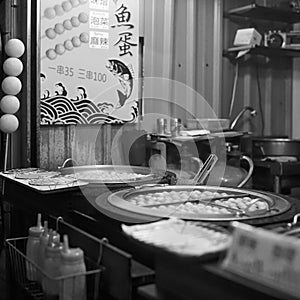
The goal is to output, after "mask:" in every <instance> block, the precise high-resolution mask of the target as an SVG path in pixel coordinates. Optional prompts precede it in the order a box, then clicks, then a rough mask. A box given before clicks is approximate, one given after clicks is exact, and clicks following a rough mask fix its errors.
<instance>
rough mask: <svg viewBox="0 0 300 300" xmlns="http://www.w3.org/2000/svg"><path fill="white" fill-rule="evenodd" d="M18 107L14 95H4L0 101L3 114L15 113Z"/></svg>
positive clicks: (17, 100) (18, 103)
mask: <svg viewBox="0 0 300 300" xmlns="http://www.w3.org/2000/svg"><path fill="white" fill-rule="evenodd" d="M19 108H20V101H19V99H18V98H17V97H16V96H13V95H6V96H4V97H3V98H2V99H1V101H0V109H1V111H2V112H4V113H5V114H15V113H16V112H17V111H18V110H19Z"/></svg>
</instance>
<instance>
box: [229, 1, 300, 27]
mask: <svg viewBox="0 0 300 300" xmlns="http://www.w3.org/2000/svg"><path fill="white" fill-rule="evenodd" d="M227 15H228V16H229V17H230V16H237V17H243V18H249V19H261V20H269V21H275V22H284V23H290V24H293V23H299V22H300V13H297V12H293V11H288V10H284V9H278V8H270V7H264V6H258V5H256V4H249V5H246V6H241V7H238V8H234V9H231V10H229V11H228V12H227Z"/></svg>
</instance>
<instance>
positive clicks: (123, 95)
mask: <svg viewBox="0 0 300 300" xmlns="http://www.w3.org/2000/svg"><path fill="white" fill-rule="evenodd" d="M106 68H107V69H108V70H109V71H110V72H111V73H112V74H113V75H114V76H115V77H116V78H117V79H118V81H119V82H120V84H121V86H122V89H123V90H122V91H121V90H119V89H118V90H117V93H118V99H119V103H118V105H117V107H116V108H120V107H122V106H123V105H124V104H125V102H126V100H127V99H128V98H129V97H130V95H131V93H132V89H133V76H132V73H131V72H130V70H129V68H128V67H127V66H126V65H125V64H124V63H123V62H122V61H120V60H117V59H109V60H108V65H107V66H106Z"/></svg>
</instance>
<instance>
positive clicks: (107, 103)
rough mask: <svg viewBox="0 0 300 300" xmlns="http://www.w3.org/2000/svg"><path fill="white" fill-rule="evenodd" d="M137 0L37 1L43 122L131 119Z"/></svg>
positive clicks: (135, 81) (135, 74)
mask: <svg viewBox="0 0 300 300" xmlns="http://www.w3.org/2000/svg"><path fill="white" fill-rule="evenodd" d="M138 24H139V7H138V1H136V0H66V1H58V0H43V1H41V74H40V81H41V101H40V116H41V124H42V125H45V124H104V123H110V124H113V123H125V122H134V121H135V120H136V118H137V116H138V53H139V52H138V47H139V45H138V40H139V31H138V29H139V28H138Z"/></svg>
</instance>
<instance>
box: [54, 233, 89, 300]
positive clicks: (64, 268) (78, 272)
mask: <svg viewBox="0 0 300 300" xmlns="http://www.w3.org/2000/svg"><path fill="white" fill-rule="evenodd" d="M85 273H86V266H85V263H84V255H83V251H82V249H80V248H69V241H68V236H67V235H64V245H63V251H62V252H61V268H60V274H61V276H62V277H65V278H64V279H62V280H61V282H60V284H61V286H60V295H59V299H60V300H85V299H86V278H85Z"/></svg>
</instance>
